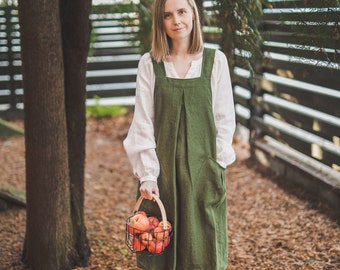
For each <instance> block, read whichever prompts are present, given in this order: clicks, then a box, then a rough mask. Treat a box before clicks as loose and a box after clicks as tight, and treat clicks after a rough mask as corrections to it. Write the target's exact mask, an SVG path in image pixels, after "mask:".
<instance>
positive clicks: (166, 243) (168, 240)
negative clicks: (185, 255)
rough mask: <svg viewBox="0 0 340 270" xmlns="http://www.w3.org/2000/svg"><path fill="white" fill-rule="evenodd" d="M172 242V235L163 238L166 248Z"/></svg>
mask: <svg viewBox="0 0 340 270" xmlns="http://www.w3.org/2000/svg"><path fill="white" fill-rule="evenodd" d="M169 244H170V237H167V238H165V239H164V240H163V245H164V248H166V247H167V246H168V245H169Z"/></svg>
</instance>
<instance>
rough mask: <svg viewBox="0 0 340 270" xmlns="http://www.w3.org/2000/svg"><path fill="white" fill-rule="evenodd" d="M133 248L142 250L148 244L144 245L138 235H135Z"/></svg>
mask: <svg viewBox="0 0 340 270" xmlns="http://www.w3.org/2000/svg"><path fill="white" fill-rule="evenodd" d="M132 248H133V249H134V250H135V251H142V250H144V249H145V248H146V245H144V244H143V243H142V242H141V241H140V240H139V238H138V237H136V236H134V237H133V240H132Z"/></svg>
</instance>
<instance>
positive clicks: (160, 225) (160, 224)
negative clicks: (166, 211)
mask: <svg viewBox="0 0 340 270" xmlns="http://www.w3.org/2000/svg"><path fill="white" fill-rule="evenodd" d="M158 226H159V227H162V228H164V221H163V220H162V221H161V222H159V224H158ZM166 228H167V229H168V230H169V232H171V231H172V225H171V223H170V221H169V220H167V221H166Z"/></svg>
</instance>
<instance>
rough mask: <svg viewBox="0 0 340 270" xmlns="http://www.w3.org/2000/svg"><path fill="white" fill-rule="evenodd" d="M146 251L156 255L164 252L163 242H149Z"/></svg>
mask: <svg viewBox="0 0 340 270" xmlns="http://www.w3.org/2000/svg"><path fill="white" fill-rule="evenodd" d="M147 249H148V251H149V252H150V253H156V254H159V253H161V252H162V251H163V250H164V244H163V241H151V242H150V243H149V244H148V245H147Z"/></svg>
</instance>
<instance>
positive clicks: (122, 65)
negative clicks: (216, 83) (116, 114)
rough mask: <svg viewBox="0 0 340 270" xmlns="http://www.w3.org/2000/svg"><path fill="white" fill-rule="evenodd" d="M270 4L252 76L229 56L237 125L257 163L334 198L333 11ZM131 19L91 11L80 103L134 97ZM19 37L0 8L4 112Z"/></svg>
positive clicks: (339, 183)
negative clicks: (232, 65)
mask: <svg viewBox="0 0 340 270" xmlns="http://www.w3.org/2000/svg"><path fill="white" fill-rule="evenodd" d="M271 2H272V5H273V8H271V9H265V10H264V15H263V20H262V21H261V24H260V25H261V31H262V35H263V37H264V40H265V42H264V48H263V50H264V51H265V53H266V55H267V58H266V61H265V62H264V63H262V64H261V63H259V64H260V65H259V66H260V68H259V69H258V70H257V74H255V75H254V74H251V72H250V71H249V70H247V69H245V68H244V67H243V66H242V65H238V63H241V62H242V61H241V60H242V57H245V56H244V55H247V54H244V53H242V52H241V50H238V51H236V54H237V59H238V60H240V61H236V67H235V69H234V71H233V72H234V74H233V75H234V76H233V78H234V79H233V85H234V98H235V103H236V112H237V121H238V123H239V124H242V125H243V126H245V127H247V128H248V129H249V131H250V142H251V146H252V148H251V149H252V154H253V156H254V157H255V158H257V159H258V161H259V162H261V163H262V164H264V165H266V166H269V167H271V168H272V169H274V170H276V171H277V172H278V173H279V174H282V175H284V176H286V177H290V178H295V179H297V181H298V182H299V184H302V185H304V186H305V188H307V189H310V190H312V191H313V192H315V191H316V192H318V190H320V188H319V187H320V183H323V184H326V185H327V187H330V189H331V190H332V194H334V192H335V193H336V194H338V195H337V196H339V193H340V79H339V78H340V67H339V62H340V58H339V53H340V52H339V50H340V45H339V44H340V41H339V39H340V37H339V36H340V34H339V33H340V29H339V18H340V8H339V7H338V6H327V7H325V6H324V5H325V2H324V1H308V3H310V5H309V6H306V2H305V1H279V0H275V1H271ZM333 2H334V1H333ZM335 2H336V1H335ZM210 9H211V5H210ZM136 18H137V14H136V13H135V12H134V11H133V10H132V9H131V10H129V9H125V11H121V9H117V10H115V11H114V12H112V6H111V7H105V6H101V7H96V9H94V10H93V12H92V14H91V21H92V27H93V36H92V43H91V50H90V54H89V57H88V72H87V82H88V85H87V93H88V98H93V97H94V96H99V97H101V98H109V97H117V96H133V95H134V93H135V80H136V74H137V65H138V60H139V58H140V53H139V50H138V45H139V44H138V40H136V33H137V32H138V31H139V27H138V20H136ZM19 36H20V35H19V29H18V17H17V11H16V9H15V8H12V7H2V8H1V9H0V46H1V47H0V104H8V105H9V106H11V107H15V106H17V103H20V102H22V94H23V90H22V83H21V79H22V76H21V70H20V66H21V62H20V41H19ZM212 36H213V35H211V34H209V35H206V37H207V40H209V41H212V42H213V41H214V40H216V41H217V42H218V38H219V37H218V35H216V36H215V37H212ZM305 179H309V180H310V179H312V180H313V181H312V182H311V181H306V180H305ZM320 179H321V180H322V181H321V182H320V181H319V180H320ZM314 180H315V181H314ZM325 194H326V195H325ZM325 194H323V196H326V197H328V199H330V198H331V197H332V196H333V195H330V193H325ZM331 200H333V201H334V198H331Z"/></svg>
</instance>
